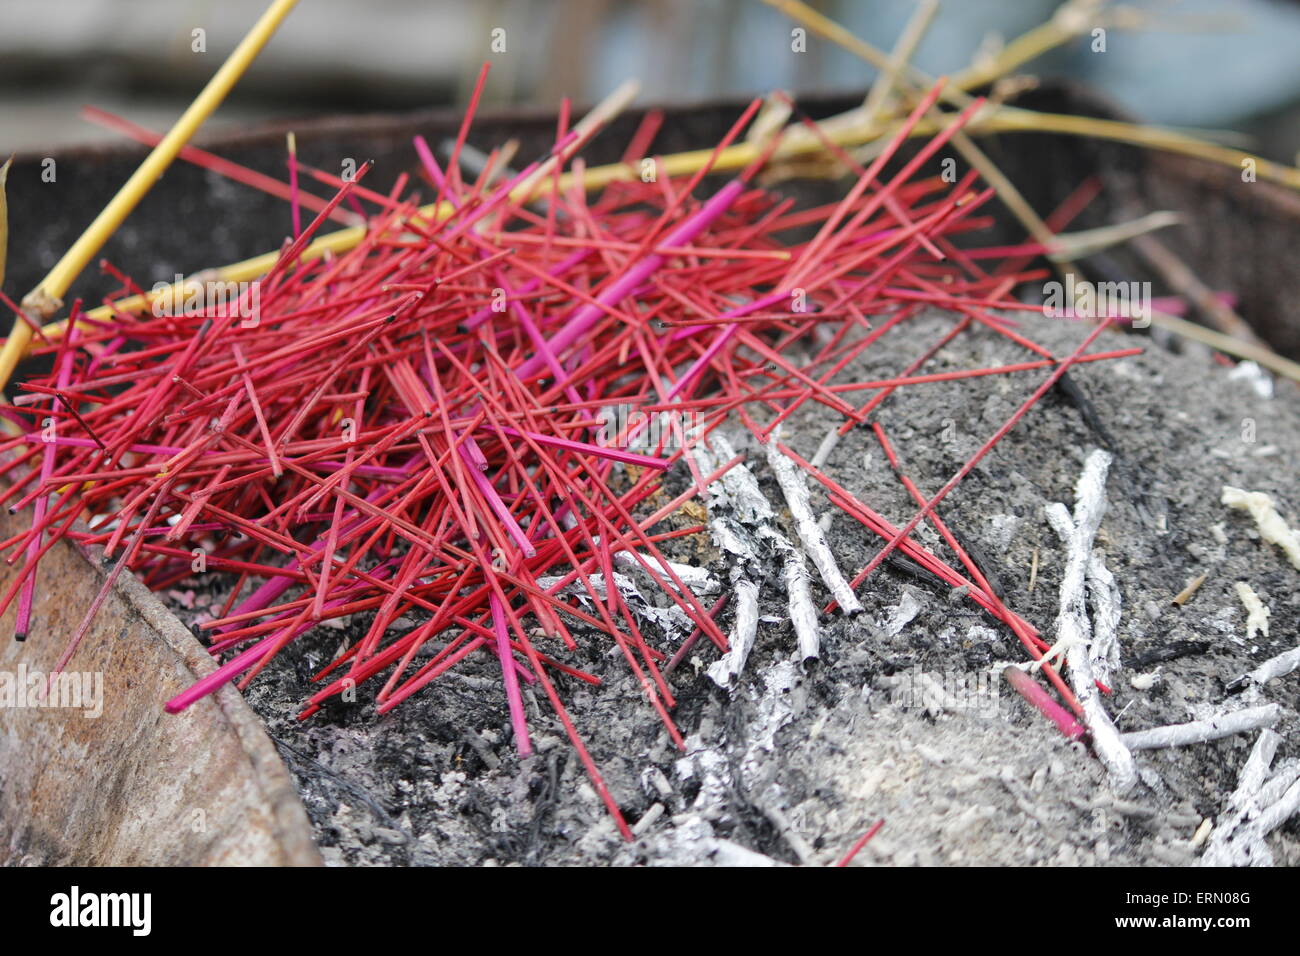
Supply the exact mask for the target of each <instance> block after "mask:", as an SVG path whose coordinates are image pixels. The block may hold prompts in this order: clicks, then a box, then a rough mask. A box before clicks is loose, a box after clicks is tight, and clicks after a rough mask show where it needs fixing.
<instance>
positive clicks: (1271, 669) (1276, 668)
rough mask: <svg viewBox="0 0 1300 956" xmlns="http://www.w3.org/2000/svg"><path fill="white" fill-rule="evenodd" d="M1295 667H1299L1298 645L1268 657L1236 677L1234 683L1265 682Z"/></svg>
mask: <svg viewBox="0 0 1300 956" xmlns="http://www.w3.org/2000/svg"><path fill="white" fill-rule="evenodd" d="M1297 667H1300V647H1293V648H1291V650H1289V651H1283V652H1282V653H1281V654H1279V655H1277V657H1270V658H1269V659H1268V660H1266V661H1265V662H1264V663H1262V664H1260V665H1259V666H1258V667H1256V668H1255V669H1254V670H1253V671H1251V672H1250V673H1249V674H1246V675H1245V676H1244V677H1241V678H1238V680H1237V681H1236V682H1235V683H1245V682H1250V683H1255V684H1260V685H1263V684H1267V683H1268V682H1269V681H1271V680H1272V679H1273V678H1275V677H1285V676H1286V675H1287V674H1289V673H1291V672H1292V671H1293V670H1295V669H1296V668H1297Z"/></svg>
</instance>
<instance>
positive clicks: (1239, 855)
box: [1200, 730, 1300, 866]
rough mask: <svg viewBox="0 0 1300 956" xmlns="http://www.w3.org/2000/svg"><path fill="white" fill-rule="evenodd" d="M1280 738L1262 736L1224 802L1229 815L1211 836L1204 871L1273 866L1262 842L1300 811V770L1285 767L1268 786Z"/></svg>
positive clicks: (1291, 765) (1292, 765)
mask: <svg viewBox="0 0 1300 956" xmlns="http://www.w3.org/2000/svg"><path fill="white" fill-rule="evenodd" d="M1280 742H1281V738H1280V737H1279V736H1278V735H1277V734H1275V733H1274V732H1273V731H1271V730H1263V731H1261V732H1260V735H1259V739H1258V740H1256V741H1255V746H1254V747H1253V748H1252V749H1251V751H1250V756H1249V757H1247V758H1246V763H1245V764H1244V765H1243V766H1242V768H1241V774H1240V776H1239V777H1238V783H1237V789H1236V790H1235V791H1233V794H1232V796H1231V797H1229V798H1228V810H1229V813H1228V815H1227V816H1225V817H1224V818H1223V819H1222V820H1221V821H1220V822H1219V825H1218V826H1217V827H1216V828H1215V829H1214V831H1213V833H1211V835H1210V839H1209V843H1208V844H1207V845H1206V848H1205V853H1204V855H1203V856H1202V857H1201V861H1200V862H1201V865H1202V866H1272V865H1273V851H1272V850H1271V849H1269V846H1268V844H1267V843H1266V842H1265V841H1264V838H1265V837H1266V836H1268V835H1269V834H1270V833H1272V832H1273V831H1274V830H1276V829H1277V828H1278V827H1280V826H1281V825H1282V824H1283V823H1285V822H1286V821H1287V820H1288V819H1289V818H1290V817H1291V816H1293V815H1294V814H1295V813H1296V812H1297V811H1300V782H1297V780H1298V778H1300V765H1297V764H1296V762H1295V761H1291V762H1289V763H1288V762H1286V761H1284V762H1283V764H1282V765H1281V766H1280V767H1279V768H1278V770H1277V772H1276V773H1275V774H1273V777H1272V778H1271V779H1269V780H1267V782H1265V778H1266V777H1267V776H1268V773H1269V767H1270V765H1271V764H1272V763H1273V757H1274V755H1275V754H1276V753H1277V747H1278V744H1279V743H1280Z"/></svg>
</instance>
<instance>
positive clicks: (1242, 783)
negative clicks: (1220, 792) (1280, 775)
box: [1228, 727, 1282, 810]
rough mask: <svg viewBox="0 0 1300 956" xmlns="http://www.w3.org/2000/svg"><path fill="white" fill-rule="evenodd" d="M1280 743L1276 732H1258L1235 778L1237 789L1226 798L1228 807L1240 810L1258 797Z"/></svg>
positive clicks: (1267, 730)
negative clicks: (1248, 754) (1253, 744)
mask: <svg viewBox="0 0 1300 956" xmlns="http://www.w3.org/2000/svg"><path fill="white" fill-rule="evenodd" d="M1281 742H1282V738H1281V737H1280V736H1279V735H1278V734H1277V732H1276V731H1273V730H1270V729H1268V728H1267V727H1266V728H1265V729H1263V730H1261V731H1260V732H1259V738H1258V739H1257V740H1256V741H1255V746H1254V747H1252V748H1251V749H1250V756H1249V757H1247V758H1246V762H1245V763H1244V764H1242V767H1241V773H1240V775H1239V776H1238V777H1237V789H1236V790H1234V791H1233V792H1232V796H1230V797H1229V798H1228V806H1229V807H1231V808H1232V809H1234V810H1240V809H1241V808H1242V807H1246V806H1249V805H1250V804H1251V802H1252V801H1254V799H1255V798H1256V797H1258V796H1259V791H1260V789H1261V788H1262V787H1263V786H1264V781H1265V780H1267V779H1268V775H1269V769H1270V768H1271V767H1272V766H1273V758H1274V757H1275V756H1276V755H1277V746H1278V744H1280V743H1281Z"/></svg>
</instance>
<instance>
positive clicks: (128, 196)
mask: <svg viewBox="0 0 1300 956" xmlns="http://www.w3.org/2000/svg"><path fill="white" fill-rule="evenodd" d="M297 3H298V0H273V2H272V3H271V5H270V6H269V7H268V8H267V10H266V12H265V13H264V14H262V17H261V19H259V20H258V21H257V23H256V24H254V25H253V28H252V29H251V30H250V31H249V32H248V35H247V36H245V37H244V39H243V40H242V41H240V43H239V46H237V47H235V50H234V52H232V53H231V54H230V56H229V58H227V60H226V62H225V63H223V64H222V65H221V68H220V69H219V70H217V72H216V73H215V74H214V75H213V77H212V79H211V80H209V81H208V85H207V86H205V87H204V88H203V91H202V92H201V93H199V95H198V97H196V98H195V100H194V102H193V103H191V104H190V107H189V109H187V110H186V111H185V112H184V113H183V114H182V115H181V118H180V119H178V120H177V121H176V125H175V126H173V127H172V128H171V131H170V132H168V134H167V135H166V136H165V137H163V139H162V140H161V141H160V142H159V143H158V145H157V146H155V147H154V148H153V151H152V152H150V153H149V155H148V156H146V157H145V160H144V162H142V163H141V164H140V167H139V168H138V169H137V170H136V171H135V172H134V173H133V174H132V175H131V178H130V179H128V180H127V181H126V183H125V184H124V185H123V186H122V188H121V189H120V190H118V192H117V195H115V196H114V197H113V198H112V200H111V201H110V202H109V204H108V205H107V206H105V207H104V209H103V211H102V212H100V214H99V215H98V216H96V217H95V221H94V222H92V223H91V224H90V225H89V226H88V227H87V228H86V231H85V232H83V233H82V234H81V237H80V238H79V239H78V240H77V241H76V242H74V243H73V244H72V247H71V248H70V249H69V250H68V251H67V252H66V253H64V255H63V258H62V259H60V260H59V261H58V262H57V263H56V264H55V266H54V268H53V269H51V270H50V272H49V275H47V276H46V277H45V279H44V280H43V281H42V282H41V284H40V285H38V286H37V287H36V288H35V289H33V290H32V291H31V292H30V293H28V294H27V296H26V297H25V298H24V299H23V308H24V309H25V310H26V311H27V312H28V314H29V315H31V316H33V318H35V319H36V320H37V321H38V322H43V321H45V320H47V319H49V318H50V317H51V316H52V315H54V313H56V312H57V311H58V310H59V309H60V308H61V307H62V306H63V301H62V299H63V295H64V294H65V293H66V292H67V291H68V288H69V287H70V286H71V285H72V283H73V282H75V281H76V279H77V277H78V276H79V275H81V271H82V270H83V269H84V268H85V267H86V264H87V263H89V262H90V260H91V259H92V258H94V256H95V255H96V254H97V253H98V252H99V250H100V249H101V248H103V245H104V243H105V242H107V241H108V239H109V237H110V236H112V235H113V233H114V231H115V230H116V229H117V227H118V226H119V225H121V223H122V220H124V219H125V218H126V217H127V216H128V215H130V213H131V211H132V210H133V209H135V207H136V205H137V204H138V203H139V202H140V200H141V199H142V198H143V197H144V195H145V194H146V193H148V191H149V190H150V189H151V188H152V187H153V184H154V183H155V182H157V181H158V179H159V178H160V177H161V176H162V174H163V173H164V172H165V171H166V169H167V167H168V166H170V165H171V162H172V160H173V159H175V158H176V154H177V153H179V152H180V151H181V149H182V147H184V146H185V144H186V143H187V142H189V140H190V138H191V137H192V136H193V135H194V133H195V131H196V130H197V129H198V128H199V126H201V125H202V124H203V122H204V120H206V119H207V118H208V117H209V116H210V115H211V114H212V111H213V110H215V109H216V108H217V106H218V105H219V104H220V103H221V101H222V100H223V99H225V97H226V94H227V93H229V92H230V89H231V87H233V86H234V85H235V83H236V82H237V81H238V80H239V78H240V77H241V76H242V75H243V74H244V71H245V70H247V69H248V66H249V64H250V63H252V62H253V60H254V58H255V57H256V56H257V54H258V53H260V52H261V50H262V47H264V46H265V45H266V42H267V41H268V40H269V39H270V38H271V35H272V34H273V33H274V32H275V30H276V28H277V27H278V26H279V25H280V23H281V22H282V21H283V20H284V18H285V17H286V16H288V15H289V11H291V10H292V9H293V8H294V6H295V5H296V4H297ZM31 338H32V329H31V327H30V326H29V325H27V323H25V322H23V321H22V320H18V321H16V322H15V323H14V327H13V330H12V331H11V332H10V333H9V338H8V339H7V340H6V341H5V344H4V348H3V350H0V388H2V387H4V386H5V385H7V384H8V382H9V376H10V375H12V374H13V370H14V366H15V365H17V364H18V360H19V359H20V358H21V357H22V355H23V354H24V353H25V352H26V350H27V347H28V345H29V343H30V342H31Z"/></svg>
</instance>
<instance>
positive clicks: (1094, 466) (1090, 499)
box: [1044, 449, 1138, 794]
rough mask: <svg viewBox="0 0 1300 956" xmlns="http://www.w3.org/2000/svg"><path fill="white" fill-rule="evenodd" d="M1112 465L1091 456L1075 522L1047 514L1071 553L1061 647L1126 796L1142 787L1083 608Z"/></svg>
mask: <svg viewBox="0 0 1300 956" xmlns="http://www.w3.org/2000/svg"><path fill="white" fill-rule="evenodd" d="M1110 462H1111V457H1110V455H1109V454H1107V453H1106V452H1104V451H1101V450H1100V449H1097V450H1094V451H1093V452H1092V453H1091V454H1089V455H1088V458H1087V460H1086V461H1085V462H1084V466H1083V473H1082V474H1081V475H1080V476H1079V481H1078V483H1077V484H1076V485H1075V489H1074V517H1073V519H1071V517H1070V514H1069V512H1068V511H1066V508H1065V505H1062V504H1059V503H1053V504H1050V505H1048V506H1047V507H1046V508H1045V509H1044V511H1045V513H1046V515H1047V520H1048V522H1049V523H1050V524H1051V525H1052V528H1053V529H1054V530H1055V531H1056V533H1057V534H1058V535H1059V536H1060V538H1061V542H1062V544H1064V545H1065V549H1066V562H1065V575H1064V576H1063V578H1062V580H1061V599H1060V612H1059V614H1058V615H1057V618H1056V642H1057V645H1059V646H1060V647H1062V648H1063V649H1064V650H1065V653H1066V660H1067V662H1068V663H1069V672H1070V683H1071V685H1072V686H1073V687H1074V693H1075V696H1076V697H1078V699H1079V703H1080V704H1081V705H1082V706H1083V719H1084V723H1086V724H1087V725H1088V730H1089V731H1091V733H1092V745H1093V749H1094V750H1096V752H1097V757H1098V758H1099V759H1100V760H1101V762H1102V764H1104V765H1105V767H1106V770H1107V772H1109V774H1110V778H1111V785H1112V787H1113V788H1114V789H1115V792H1116V793H1119V794H1124V793H1127V792H1128V791H1130V790H1132V789H1133V788H1134V787H1135V786H1136V785H1137V779H1138V778H1137V767H1136V765H1135V764H1134V762H1133V754H1132V753H1130V752H1129V749H1128V747H1127V746H1125V744H1124V741H1123V739H1122V738H1121V737H1120V735H1119V731H1118V730H1116V729H1115V724H1114V723H1113V722H1112V721H1111V719H1110V715H1109V714H1108V713H1106V708H1105V706H1104V705H1103V704H1102V701H1101V693H1100V692H1099V691H1098V690H1097V683H1096V678H1095V676H1094V674H1093V669H1092V660H1091V656H1090V649H1089V645H1090V636H1091V626H1090V625H1089V623H1088V615H1087V611H1086V609H1085V604H1084V583H1085V581H1086V580H1087V573H1088V566H1089V564H1090V563H1091V561H1092V543H1093V539H1094V538H1095V537H1096V535H1097V529H1098V528H1099V527H1100V526H1101V519H1102V516H1103V515H1105V513H1106V472H1107V470H1108V469H1109V468H1110Z"/></svg>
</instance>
